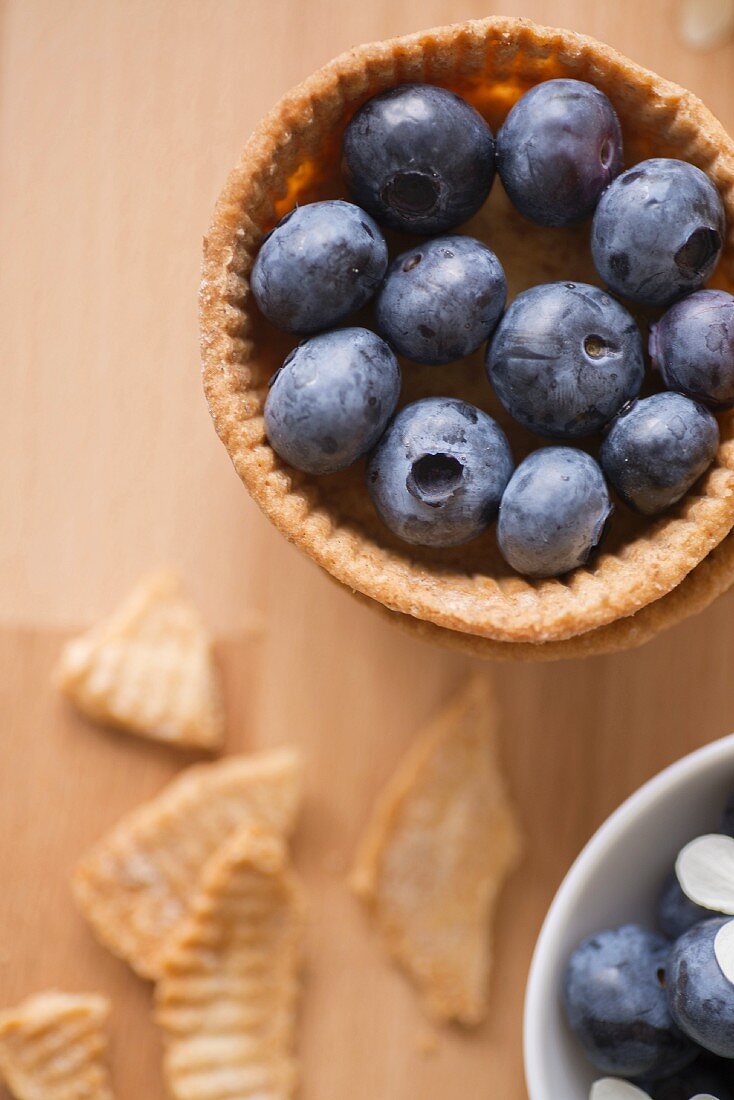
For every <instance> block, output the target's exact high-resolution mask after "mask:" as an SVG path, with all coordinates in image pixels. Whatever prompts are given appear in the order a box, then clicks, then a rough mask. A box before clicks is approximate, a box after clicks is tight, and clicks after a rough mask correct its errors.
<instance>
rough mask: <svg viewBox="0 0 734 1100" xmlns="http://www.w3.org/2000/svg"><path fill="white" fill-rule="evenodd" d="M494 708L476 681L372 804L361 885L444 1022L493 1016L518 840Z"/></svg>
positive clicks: (357, 877) (357, 875)
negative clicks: (496, 954)
mask: <svg viewBox="0 0 734 1100" xmlns="http://www.w3.org/2000/svg"><path fill="white" fill-rule="evenodd" d="M496 726H497V711H496V707H495V703H494V700H493V698H492V694H491V692H490V688H489V685H488V683H487V681H486V680H485V679H483V678H479V677H478V678H476V679H474V680H472V681H470V683H469V684H468V685H467V686H466V687H465V688H464V689H463V690H462V691H461V692H460V693H459V694H458V695H457V697H456V698H455V699H454V700H453V701H452V702H451V703H450V704H449V705H448V706H447V707H446V709H445V710H444V711H442V713H441V714H439V716H438V717H437V718H436V720H435V721H434V722H433V723H432V724H431V725H430V726H429V728H428V729H427V730H426V731H425V732H424V733H423V734H422V735H421V736H420V737H419V738H418V740H417V741H416V743H415V744H414V746H413V747H412V748H411V749H410V750H409V751H408V753H407V755H406V757H405V758H404V760H403V761H402V763H401V764H400V766H399V768H398V771H397V772H396V774H395V775H394V777H393V778H392V780H391V781H390V782H389V784H388V786H387V788H386V789H385V791H384V792H383V794H382V796H381V798H380V800H379V802H378V805H377V807H376V809H375V812H374V816H373V819H372V822H371V824H370V825H369V827H368V829H367V832H366V835H365V837H364V841H363V843H362V846H361V850H360V852H359V854H358V857H357V860H356V864H355V867H354V872H353V875H352V885H353V887H354V889H355V891H356V892H357V894H358V895H359V896H360V897H361V898H362V899H363V900H364V901H365V902H366V903H367V905H368V906H369V907H370V909H371V910H372V912H373V913H374V915H375V918H376V921H377V924H378V926H379V928H380V930H381V932H382V934H383V936H384V938H385V940H386V943H387V946H388V949H389V951H390V952H391V954H392V955H393V956H394V958H395V959H396V960H397V961H398V962H399V963H400V964H401V965H402V966H403V968H404V969H405V970H406V971H407V973H408V975H409V976H410V977H411V979H412V980H413V982H414V983H415V985H416V986H417V988H418V991H419V993H420V995H421V998H422V1000H423V1002H424V1005H425V1008H426V1009H427V1011H428V1013H429V1014H430V1015H431V1016H432V1017H434V1018H436V1019H438V1020H457V1021H459V1022H460V1023H462V1024H465V1025H473V1024H477V1023H479V1022H480V1021H481V1020H482V1019H483V1018H484V1016H485V1014H486V1010H487V997H488V980H489V972H490V966H491V944H490V923H491V917H492V913H493V910H494V906H495V904H496V900H497V898H498V895H499V892H500V890H501V887H502V885H503V883H504V881H505V878H506V877H507V875H508V874H509V873H510V871H511V870H512V869H513V867H514V866H515V865H516V863H517V862H518V859H519V855H520V836H519V830H518V826H517V824H516V819H515V815H514V813H513V810H512V807H511V805H510V802H509V799H508V797H507V793H506V790H505V784H504V780H503V777H502V773H501V771H500V766H499V762H498V757H497V746H496Z"/></svg>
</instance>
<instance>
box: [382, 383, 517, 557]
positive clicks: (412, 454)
mask: <svg viewBox="0 0 734 1100" xmlns="http://www.w3.org/2000/svg"><path fill="white" fill-rule="evenodd" d="M512 470H513V461H512V453H511V451H510V445H509V443H508V442H507V438H506V436H505V434H504V432H503V431H502V429H501V428H500V426H499V424H497V422H496V421H495V420H493V419H492V417H491V416H488V415H487V414H486V413H484V412H482V411H481V409H478V408H476V407H475V406H474V405H469V404H468V403H467V402H466V401H459V400H456V399H454V398H447V397H427V398H424V399H422V400H420V401H414V402H413V403H412V404H411V405H406V406H405V408H403V409H401V410H400V412H399V413H398V414H397V416H396V417H395V419H394V420H393V421H392V423H391V424H390V426H389V427H388V429H387V431H386V432H385V434H384V436H383V437H382V439H381V440H380V442H379V444H378V445H377V447H376V448H375V450H374V451H373V453H372V455H371V457H370V460H369V464H368V467H367V486H368V488H369V492H370V496H371V497H372V501H373V503H374V505H375V508H376V509H377V512H378V514H379V515H380V517H381V518H382V520H383V522H384V523H385V524H386V526H387V527H389V528H390V530H391V531H393V532H394V533H395V534H396V535H398V536H399V537H400V538H402V539H403V540H404V541H405V542H409V543H413V544H415V545H419V546H459V545H461V544H462V543H465V542H468V541H469V540H470V539H473V538H476V537H477V536H478V535H480V534H482V532H483V531H485V530H486V528H487V527H488V526H489V525H490V523H492V521H493V520H494V519H495V517H496V515H497V510H498V508H499V503H500V499H501V497H502V493H503V492H504V490H505V487H506V485H507V483H508V481H509V480H510V476H511V475H512Z"/></svg>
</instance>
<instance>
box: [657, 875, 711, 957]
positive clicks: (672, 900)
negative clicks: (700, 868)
mask: <svg viewBox="0 0 734 1100" xmlns="http://www.w3.org/2000/svg"><path fill="white" fill-rule="evenodd" d="M720 915H721V914H719V913H714V912H713V911H712V910H711V909H706V908H704V906H703V905H696V903H695V901H691V899H690V898H689V897H687V896H686V895H685V894H684V893H683V890H682V889H681V885H680V883H679V882H678V876H677V875H676V873H675V871H671V872H670V873H669V874H668V875H667V876H666V879H665V882H664V883H663V887H662V890H661V891H660V896H659V897H658V906H657V924H658V928H659V929H660V931H661V932H662V933H663V935H665V936H667V937H668V939H670V940H677V939H678V938H679V936H682V935H683V933H684V932H687V931H688V930H689V929H690V928H693V926H694V924H700V923H701V921H704V920H711V918H712V917H714V916H720Z"/></svg>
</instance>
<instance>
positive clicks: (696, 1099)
mask: <svg viewBox="0 0 734 1100" xmlns="http://www.w3.org/2000/svg"><path fill="white" fill-rule="evenodd" d="M691 1100H716V1097H715V1096H712V1095H711V1093H710V1092H698V1093H696V1095H695V1096H692V1097H691Z"/></svg>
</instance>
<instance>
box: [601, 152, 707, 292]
mask: <svg viewBox="0 0 734 1100" xmlns="http://www.w3.org/2000/svg"><path fill="white" fill-rule="evenodd" d="M725 235H726V221H725V215H724V205H723V203H722V201H721V196H720V195H719V192H718V191H717V190H716V187H715V185H714V184H713V183H712V182H711V180H710V179H709V177H708V176H707V175H706V173H705V172H702V171H701V169H700V168H697V167H696V166H695V165H694V164H688V163H687V162H686V161H682V160H671V159H667V158H664V157H657V158H654V159H653V160H645V161H642V162H641V163H640V164H636V165H635V166H634V167H633V168H629V169H628V170H627V171H626V172H623V173H622V174H621V175H620V176H617V178H616V179H615V180H614V182H613V183H611V184H610V185H609V187H608V188H607V190H606V191H605V192H604V194H603V195H602V197H601V199H600V200H599V205H598V206H597V208H596V213H595V214H594V221H593V223H592V228H591V252H592V256H593V258H594V264H595V265H596V269H597V271H598V272H599V274H600V275H601V277H602V279H604V281H605V283H606V284H607V286H608V287H609V288H610V290H612V291H614V293H615V294H620V295H622V297H624V298H629V299H631V300H632V301H634V302H641V303H645V304H647V305H653V306H660V305H669V304H670V303H671V302H673V301H674V300H675V299H676V298H679V297H681V295H683V294H690V293H691V292H692V291H695V290H700V289H701V287H702V286H703V285H704V283H705V282H706V280H707V279H708V278H709V276H710V275H711V274H712V273H713V270H714V268H715V267H716V264H717V262H718V260H719V256H720V255H721V251H722V249H723V246H724V238H725Z"/></svg>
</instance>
